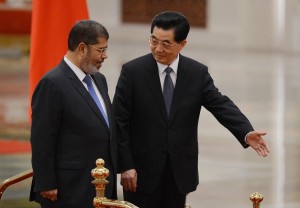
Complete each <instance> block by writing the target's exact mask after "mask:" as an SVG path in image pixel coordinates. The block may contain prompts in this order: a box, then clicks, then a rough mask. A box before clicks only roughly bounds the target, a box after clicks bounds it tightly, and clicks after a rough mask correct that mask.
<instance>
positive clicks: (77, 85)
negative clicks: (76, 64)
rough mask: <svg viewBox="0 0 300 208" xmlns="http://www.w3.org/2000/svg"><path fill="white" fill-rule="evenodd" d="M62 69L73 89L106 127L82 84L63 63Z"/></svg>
mask: <svg viewBox="0 0 300 208" xmlns="http://www.w3.org/2000/svg"><path fill="white" fill-rule="evenodd" d="M61 64H62V66H63V67H62V68H63V71H64V73H65V74H66V76H67V77H68V78H69V80H70V82H71V84H72V85H73V87H74V88H75V89H76V90H77V91H78V92H79V94H80V95H81V96H82V97H83V98H84V99H85V101H86V102H87V103H88V105H89V106H90V107H91V109H92V110H93V111H94V113H95V114H96V115H97V117H98V118H99V119H100V120H101V122H103V124H104V125H106V126H107V124H106V122H105V120H104V118H103V116H102V113H101V112H100V110H99V108H98V106H97V104H96V103H95V101H94V100H93V98H92V97H91V95H90V94H89V92H88V91H87V90H86V88H85V87H84V86H83V84H82V82H81V81H80V80H79V79H78V77H77V76H76V74H75V73H74V72H73V71H72V69H70V67H69V66H68V65H67V64H66V63H65V62H64V61H63V62H62V63H61Z"/></svg>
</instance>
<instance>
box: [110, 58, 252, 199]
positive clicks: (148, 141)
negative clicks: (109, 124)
mask: <svg viewBox="0 0 300 208" xmlns="http://www.w3.org/2000/svg"><path fill="white" fill-rule="evenodd" d="M113 106H114V110H115V116H116V121H117V140H118V147H119V171H124V170H128V169H132V168H135V169H136V170H137V174H138V181H137V189H138V190H139V191H141V192H145V193H148V192H152V191H153V190H154V189H155V188H156V186H157V184H158V182H159V180H160V178H161V176H162V173H163V170H164V167H165V162H166V158H167V155H169V156H170V161H171V166H172V168H173V173H174V177H175V180H176V184H177V186H178V188H179V190H180V191H181V192H182V193H189V192H191V191H194V190H195V189H196V187H197V185H198V181H199V179H198V140H197V134H198V120H199V115H200V110H201V107H202V106H204V107H205V108H206V109H207V110H209V111H210V112H211V113H212V114H213V115H214V116H215V117H216V119H217V120H218V121H219V122H220V123H221V124H222V125H224V126H225V127H226V128H227V129H229V131H231V133H232V134H233V135H234V136H235V137H236V138H237V139H238V141H239V142H240V143H241V144H242V145H243V147H245V148H246V147H248V145H247V144H246V143H245V141H244V137H245V135H246V134H247V133H248V132H249V131H252V130H253V128H252V126H251V124H250V122H249V121H248V119H247V118H246V117H245V116H244V115H243V114H242V113H241V111H240V110H239V109H238V107H237V106H236V105H235V104H234V103H233V102H232V101H231V100H230V99H229V98H228V97H226V96H224V95H222V94H221V93H220V92H219V90H218V89H217V88H216V87H215V85H214V82H213V79H212V78H211V76H210V74H209V73H208V69H207V67H206V66H205V65H203V64H201V63H199V62H197V61H195V60H192V59H190V58H187V57H184V56H182V55H180V57H179V65H178V72H177V80H176V86H175V91H174V96H173V101H172V106H171V112H170V119H168V118H167V113H166V109H165V103H164V99H163V94H162V89H161V84H160V80H159V74H158V67H157V63H156V61H155V59H154V58H153V56H152V54H148V55H145V56H142V57H140V58H137V59H135V60H133V61H130V62H128V63H126V64H124V65H123V67H122V71H121V75H120V78H119V81H118V84H117V88H116V93H115V97H114V101H113Z"/></svg>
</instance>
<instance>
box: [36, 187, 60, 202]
mask: <svg viewBox="0 0 300 208" xmlns="http://www.w3.org/2000/svg"><path fill="white" fill-rule="evenodd" d="M40 194H41V196H42V197H44V198H45V199H49V200H51V201H56V200H57V189H54V190H50V191H41V192H40Z"/></svg>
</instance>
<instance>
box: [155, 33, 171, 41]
mask: <svg viewBox="0 0 300 208" xmlns="http://www.w3.org/2000/svg"><path fill="white" fill-rule="evenodd" d="M151 37H152V38H155V39H157V40H160V39H158V38H157V37H156V36H155V35H153V34H152V35H151ZM160 41H162V42H168V43H171V41H170V40H160Z"/></svg>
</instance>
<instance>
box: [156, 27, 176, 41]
mask: <svg viewBox="0 0 300 208" xmlns="http://www.w3.org/2000/svg"><path fill="white" fill-rule="evenodd" d="M151 36H152V37H155V38H157V39H159V40H169V41H173V40H174V29H169V30H164V29H162V28H158V27H154V28H153V31H152V34H151Z"/></svg>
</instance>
